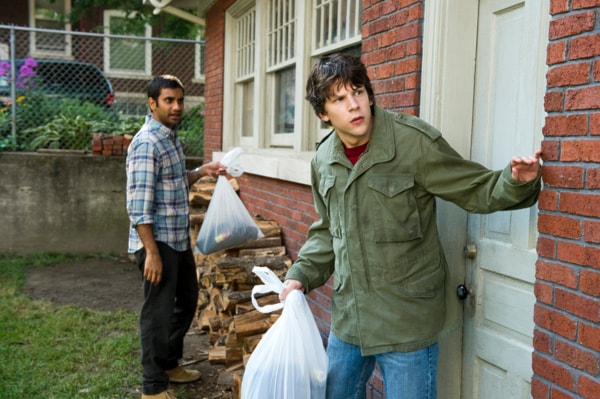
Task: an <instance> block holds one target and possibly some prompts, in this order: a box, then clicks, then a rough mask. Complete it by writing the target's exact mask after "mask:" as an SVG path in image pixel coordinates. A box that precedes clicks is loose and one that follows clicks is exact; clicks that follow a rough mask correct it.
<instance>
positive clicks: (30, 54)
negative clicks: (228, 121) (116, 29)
mask: <svg viewBox="0 0 600 399" xmlns="http://www.w3.org/2000/svg"><path fill="white" fill-rule="evenodd" d="M203 56H204V44H203V42H202V41H194V40H177V39H162V38H141V37H137V36H122V35H104V34H96V33H83V32H73V31H68V32H67V31H57V30H48V29H31V28H25V27H16V26H6V25H0V151H1V150H5V151H6V150H14V151H35V150H39V149H70V150H81V151H92V137H96V136H98V135H102V136H103V137H105V136H133V135H134V134H135V133H136V132H137V130H138V129H139V127H140V126H141V124H142V123H143V120H144V117H145V115H146V114H147V113H148V106H147V95H146V86H147V84H148V82H149V81H150V79H151V78H152V77H153V76H156V75H160V74H166V73H168V74H173V75H176V76H178V77H179V78H180V79H181V80H182V82H183V84H184V86H185V95H186V111H185V114H184V117H183V118H182V121H181V124H180V129H179V132H180V137H181V139H182V142H183V144H184V151H185V153H186V155H188V156H202V153H203V147H202V143H203V113H202V110H203V99H204V76H203Z"/></svg>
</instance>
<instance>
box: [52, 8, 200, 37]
mask: <svg viewBox="0 0 600 399" xmlns="http://www.w3.org/2000/svg"><path fill="white" fill-rule="evenodd" d="M55 1H56V0H50V2H51V3H54V2H55ZM95 8H103V9H113V10H121V11H123V12H125V13H126V15H135V18H127V22H126V23H124V24H123V25H122V26H120V27H119V28H120V30H121V31H120V32H115V33H119V34H131V33H135V32H139V31H140V27H142V28H143V26H144V25H145V24H149V25H150V26H161V27H162V32H161V36H162V37H170V38H177V39H196V37H197V34H198V31H199V29H201V27H200V26H198V25H196V24H194V23H192V22H189V21H185V20H183V19H181V18H178V17H176V16H174V15H171V14H168V13H165V12H161V13H160V14H158V15H154V14H153V12H152V11H153V7H151V6H149V5H147V4H143V3H142V0H74V1H73V4H72V6H71V11H70V13H69V14H68V15H66V16H65V18H66V19H67V20H68V21H69V22H70V23H71V24H73V25H76V24H77V22H78V21H79V20H80V19H81V18H82V17H83V16H84V15H85V14H86V13H87V12H88V11H91V10H94V9H95ZM185 11H186V12H189V13H191V14H194V15H197V14H198V12H197V10H185ZM102 29H103V28H102V27H98V30H100V31H101V30H102Z"/></svg>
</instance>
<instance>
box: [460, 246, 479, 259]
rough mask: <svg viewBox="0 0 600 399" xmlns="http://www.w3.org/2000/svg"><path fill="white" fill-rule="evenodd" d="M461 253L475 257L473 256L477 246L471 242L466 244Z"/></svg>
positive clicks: (475, 254) (475, 253)
mask: <svg viewBox="0 0 600 399" xmlns="http://www.w3.org/2000/svg"><path fill="white" fill-rule="evenodd" d="M463 253H464V255H465V258H468V259H475V257H476V256H477V246H475V245H473V244H467V245H465V247H464V249H463Z"/></svg>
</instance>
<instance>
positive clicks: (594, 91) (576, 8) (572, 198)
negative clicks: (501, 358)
mask: <svg viewBox="0 0 600 399" xmlns="http://www.w3.org/2000/svg"><path fill="white" fill-rule="evenodd" d="M599 6H600V0H572V1H565V0H552V1H551V3H550V10H551V14H552V20H551V23H550V31H549V40H550V42H549V45H548V51H547V63H548V67H549V70H548V74H547V91H546V96H545V101H544V104H545V109H546V111H547V113H548V115H547V118H546V123H545V127H544V131H543V132H544V141H543V143H542V149H543V151H544V154H543V158H544V168H543V176H544V183H545V187H544V190H543V191H542V193H541V195H540V200H539V219H538V230H539V239H538V244H537V251H538V255H539V259H538V262H537V265H536V279H537V280H536V284H535V295H536V298H537V303H536V306H535V313H534V320H535V324H536V327H535V331H534V353H533V370H534V376H533V379H532V395H533V397H534V398H536V399H549V398H558V397H560V398H589V399H591V398H598V397H600V396H599V395H600V326H599V323H600V233H598V232H599V231H600V195H599V194H598V191H597V190H598V188H599V187H600V178H599V177H600V169H599V168H598V162H600V30H599V28H598V26H600V19H599V18H600V11H599Z"/></svg>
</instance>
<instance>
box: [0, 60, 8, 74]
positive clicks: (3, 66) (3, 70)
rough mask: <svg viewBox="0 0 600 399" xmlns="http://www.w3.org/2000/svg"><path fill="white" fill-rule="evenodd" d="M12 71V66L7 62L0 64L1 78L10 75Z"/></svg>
mask: <svg viewBox="0 0 600 399" xmlns="http://www.w3.org/2000/svg"><path fill="white" fill-rule="evenodd" d="M9 71H10V64H9V63H8V62H6V61H3V62H0V76H6V75H8V73H9Z"/></svg>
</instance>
